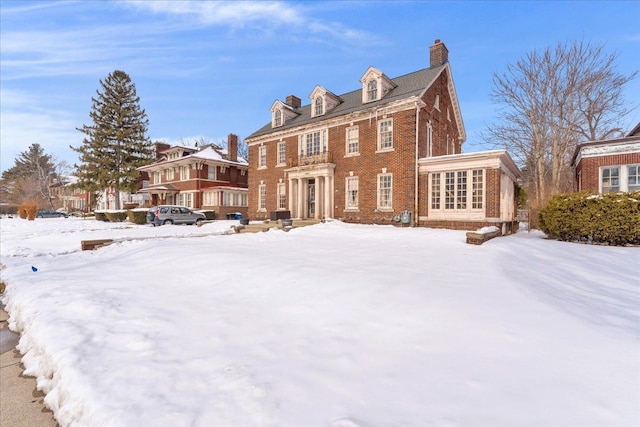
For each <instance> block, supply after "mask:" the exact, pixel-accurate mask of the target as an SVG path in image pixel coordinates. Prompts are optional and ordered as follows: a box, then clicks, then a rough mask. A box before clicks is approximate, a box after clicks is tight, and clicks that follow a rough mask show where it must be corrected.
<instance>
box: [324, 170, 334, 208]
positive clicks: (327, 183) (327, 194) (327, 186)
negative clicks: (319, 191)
mask: <svg viewBox="0 0 640 427" xmlns="http://www.w3.org/2000/svg"><path fill="white" fill-rule="evenodd" d="M332 187H333V186H332V185H331V177H330V176H329V175H327V176H325V177H324V217H325V218H333V212H331V211H332V209H333V203H331V193H332V191H331V188H332Z"/></svg>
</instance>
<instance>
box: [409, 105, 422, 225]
mask: <svg viewBox="0 0 640 427" xmlns="http://www.w3.org/2000/svg"><path fill="white" fill-rule="evenodd" d="M419 125H420V107H419V106H418V101H416V158H415V160H416V163H415V182H414V190H415V195H414V200H413V203H414V208H413V217H412V218H411V221H412V224H411V225H412V226H413V227H417V226H418V154H419V152H418V131H419Z"/></svg>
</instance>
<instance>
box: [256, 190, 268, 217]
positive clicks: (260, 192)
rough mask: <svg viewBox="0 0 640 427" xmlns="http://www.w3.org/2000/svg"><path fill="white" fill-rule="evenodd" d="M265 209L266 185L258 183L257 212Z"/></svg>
mask: <svg viewBox="0 0 640 427" xmlns="http://www.w3.org/2000/svg"><path fill="white" fill-rule="evenodd" d="M266 211H267V185H266V184H260V185H258V212H266Z"/></svg>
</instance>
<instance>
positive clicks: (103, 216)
mask: <svg viewBox="0 0 640 427" xmlns="http://www.w3.org/2000/svg"><path fill="white" fill-rule="evenodd" d="M95 214H96V221H105V222H106V221H109V220H108V219H107V213H106V212H102V211H96V212H95Z"/></svg>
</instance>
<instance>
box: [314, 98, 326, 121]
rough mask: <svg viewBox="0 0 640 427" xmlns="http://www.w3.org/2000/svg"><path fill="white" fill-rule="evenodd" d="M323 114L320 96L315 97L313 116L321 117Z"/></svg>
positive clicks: (322, 103)
mask: <svg viewBox="0 0 640 427" xmlns="http://www.w3.org/2000/svg"><path fill="white" fill-rule="evenodd" d="M323 114H324V100H323V99H322V97H321V96H317V97H316V100H315V114H314V116H321V115H323Z"/></svg>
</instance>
